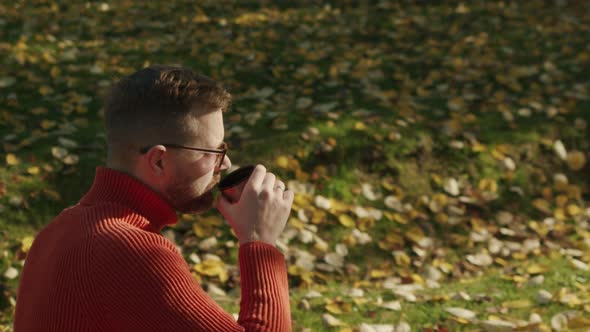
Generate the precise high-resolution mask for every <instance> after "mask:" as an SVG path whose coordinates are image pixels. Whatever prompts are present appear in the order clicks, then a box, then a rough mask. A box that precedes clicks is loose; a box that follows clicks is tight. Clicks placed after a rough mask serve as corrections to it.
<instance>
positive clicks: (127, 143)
mask: <svg viewBox="0 0 590 332" xmlns="http://www.w3.org/2000/svg"><path fill="white" fill-rule="evenodd" d="M230 100H231V96H230V94H229V93H228V92H227V91H226V90H224V88H222V87H221V86H220V85H219V84H218V83H217V82H215V81H213V80H212V79H210V78H208V77H206V76H202V75H198V74H195V73H193V72H191V71H190V70H187V69H183V68H177V67H169V66H151V67H148V68H144V69H142V70H139V71H138V72H136V73H134V74H132V75H130V76H128V77H126V78H123V79H122V80H121V81H119V82H118V83H117V84H115V85H114V87H113V88H112V89H111V91H110V93H109V94H108V96H107V98H106V102H105V107H104V111H105V127H106V134H107V144H108V156H107V165H106V167H98V168H97V170H96V177H95V179H94V184H93V185H92V188H91V189H90V191H89V192H88V193H87V194H86V195H85V196H84V197H82V199H81V200H80V202H79V203H78V204H76V205H75V206H73V207H71V208H68V209H65V210H64V211H63V212H62V213H61V214H60V215H59V216H57V218H56V219H55V220H53V221H52V222H51V223H50V224H49V225H47V226H46V227H45V228H44V229H43V230H42V231H41V232H40V233H39V234H38V236H37V237H36V239H35V241H34V243H33V245H32V247H31V249H30V251H29V253H28V256H27V258H26V262H25V266H24V268H23V272H22V275H21V279H20V285H19V289H18V295H17V300H16V301H17V304H16V314H15V322H14V328H15V331H16V332H28V331H48V332H50V331H60V332H65V331H77V332H82V331H101V332H102V331H174V332H181V331H224V332H226V331H280V332H282V331H290V330H291V320H290V308H289V293H288V283H287V272H286V266H285V260H284V256H283V255H282V254H281V253H280V252H279V251H278V250H277V249H276V247H275V241H276V240H277V238H278V236H279V234H280V233H281V232H282V231H283V229H284V227H285V224H286V222H287V219H288V217H289V214H290V210H291V205H292V202H293V196H294V195H293V192H291V191H288V190H285V185H284V184H283V182H281V181H280V180H278V179H276V177H275V176H274V175H273V174H272V173H269V172H267V171H266V169H265V168H264V167H263V166H262V165H258V166H257V167H256V168H255V170H254V172H253V174H252V175H251V177H250V179H249V180H248V182H247V183H246V185H245V187H244V189H243V191H242V194H241V196H240V199H239V201H237V202H235V203H233V204H232V203H229V202H228V201H227V200H226V199H225V198H223V197H221V196H220V197H219V199H218V200H217V202H216V203H214V201H213V194H212V188H213V187H214V186H215V184H216V183H217V182H218V181H219V177H220V175H219V174H220V172H221V171H223V170H226V169H227V168H229V167H230V166H231V162H230V160H229V158H228V157H227V156H226V151H227V146H226V145H225V143H223V136H224V128H223V118H222V112H223V111H225V110H226V109H227V108H228V105H229V104H230ZM212 205H215V207H216V208H217V209H218V210H219V211H220V212H221V214H222V215H223V216H224V217H225V219H226V220H227V221H228V223H229V224H230V225H231V227H232V228H233V230H234V232H235V234H236V236H237V238H238V241H239V266H240V273H241V281H242V285H241V286H242V289H241V292H242V298H241V308H240V315H239V319H238V321H237V322H236V321H235V320H234V319H233V317H232V316H231V315H230V314H228V313H226V312H224V311H223V310H222V308H221V307H219V305H217V304H216V303H215V302H214V301H213V300H212V299H211V298H210V297H209V296H208V295H207V293H206V292H204V291H203V289H202V288H201V287H200V286H199V284H198V283H197V282H196V281H195V280H194V278H193V277H192V275H191V272H190V268H189V266H188V265H187V263H186V262H185V261H184V259H183V258H182V256H181V255H180V254H179V253H178V251H177V249H176V247H175V246H174V245H173V244H172V243H171V242H170V241H168V240H167V239H166V238H165V237H163V236H162V235H161V234H160V231H161V230H162V228H163V227H164V226H166V225H172V224H174V223H176V221H177V216H176V212H175V211H174V210H178V211H181V212H185V213H188V212H192V213H197V212H202V211H205V210H207V209H208V208H210V207H211V206H212Z"/></svg>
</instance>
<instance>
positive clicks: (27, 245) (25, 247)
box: [21, 236, 33, 253]
mask: <svg viewBox="0 0 590 332" xmlns="http://www.w3.org/2000/svg"><path fill="white" fill-rule="evenodd" d="M32 245H33V237H32V236H25V237H24V238H23V239H22V240H21V250H22V251H23V252H25V253H27V252H29V249H31V246H32Z"/></svg>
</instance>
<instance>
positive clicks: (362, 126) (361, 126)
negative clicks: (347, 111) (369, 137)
mask: <svg viewBox="0 0 590 332" xmlns="http://www.w3.org/2000/svg"><path fill="white" fill-rule="evenodd" d="M354 129H355V130H365V129H367V126H366V125H365V124H364V123H362V122H360V121H358V122H356V123H355V124H354Z"/></svg>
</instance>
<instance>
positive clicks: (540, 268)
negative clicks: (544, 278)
mask: <svg viewBox="0 0 590 332" xmlns="http://www.w3.org/2000/svg"><path fill="white" fill-rule="evenodd" d="M550 270H551V268H550V267H549V266H546V265H539V264H533V265H531V266H529V267H528V268H527V269H526V271H527V272H528V273H529V274H542V273H546V272H549V271H550Z"/></svg>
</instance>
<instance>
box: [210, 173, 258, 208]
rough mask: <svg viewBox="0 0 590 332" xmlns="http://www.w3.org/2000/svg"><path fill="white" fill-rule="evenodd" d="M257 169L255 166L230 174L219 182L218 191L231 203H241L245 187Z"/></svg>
mask: <svg viewBox="0 0 590 332" xmlns="http://www.w3.org/2000/svg"><path fill="white" fill-rule="evenodd" d="M255 167H256V166H255V165H248V166H243V167H240V168H238V169H237V170H235V171H233V172H231V173H229V174H228V175H226V176H225V177H224V178H223V179H222V180H221V181H219V184H218V185H217V189H219V192H220V193H221V194H222V195H223V196H224V197H225V198H227V200H228V201H230V202H231V203H235V202H237V201H239V200H240V196H241V195H242V190H243V189H244V185H245V184H246V182H247V181H248V179H249V178H250V175H251V174H252V172H253V171H254V168H255Z"/></svg>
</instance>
